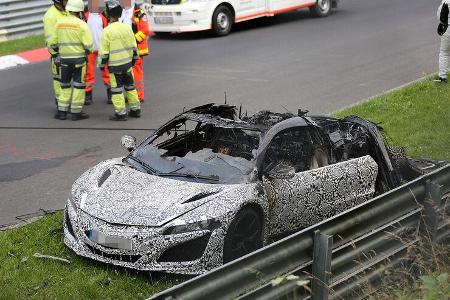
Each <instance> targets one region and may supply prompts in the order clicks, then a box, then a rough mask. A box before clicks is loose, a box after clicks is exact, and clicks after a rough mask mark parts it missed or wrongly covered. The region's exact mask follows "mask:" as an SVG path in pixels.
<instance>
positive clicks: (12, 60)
mask: <svg viewBox="0 0 450 300" xmlns="http://www.w3.org/2000/svg"><path fill="white" fill-rule="evenodd" d="M49 59H50V54H49V53H48V50H47V48H39V49H34V50H29V51H24V52H20V53H17V54H11V55H4V56H0V71H1V70H7V69H13V68H16V67H19V66H22V65H27V64H30V63H37V62H42V61H45V60H49Z"/></svg>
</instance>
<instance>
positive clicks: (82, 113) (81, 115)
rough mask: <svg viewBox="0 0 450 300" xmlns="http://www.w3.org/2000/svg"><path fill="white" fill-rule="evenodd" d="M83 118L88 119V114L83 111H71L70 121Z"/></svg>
mask: <svg viewBox="0 0 450 300" xmlns="http://www.w3.org/2000/svg"><path fill="white" fill-rule="evenodd" d="M84 119H89V115H88V114H87V113H85V112H84V111H82V112H80V113H76V114H74V113H72V121H78V120H84Z"/></svg>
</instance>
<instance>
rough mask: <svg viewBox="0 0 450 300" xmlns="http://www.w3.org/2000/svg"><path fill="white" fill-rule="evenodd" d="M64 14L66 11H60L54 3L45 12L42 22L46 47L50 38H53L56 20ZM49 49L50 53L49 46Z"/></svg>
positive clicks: (48, 45)
mask: <svg viewBox="0 0 450 300" xmlns="http://www.w3.org/2000/svg"><path fill="white" fill-rule="evenodd" d="M65 15H66V12H64V11H60V10H59V9H57V8H56V6H54V5H52V6H51V7H50V8H49V9H48V10H47V12H46V13H45V15H44V18H43V22H44V36H45V43H46V45H47V47H50V42H51V40H52V38H54V35H55V33H56V22H58V20H59V19H60V18H61V17H63V16H65ZM49 51H50V53H52V50H51V49H50V48H49Z"/></svg>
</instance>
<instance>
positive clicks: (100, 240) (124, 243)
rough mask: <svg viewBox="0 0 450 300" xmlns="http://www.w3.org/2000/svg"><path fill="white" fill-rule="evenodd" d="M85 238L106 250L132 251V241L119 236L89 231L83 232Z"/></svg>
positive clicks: (93, 230)
mask: <svg viewBox="0 0 450 300" xmlns="http://www.w3.org/2000/svg"><path fill="white" fill-rule="evenodd" d="M85 234H86V237H87V238H88V239H89V240H90V241H91V242H94V243H96V244H99V245H102V246H104V247H106V248H113V249H122V250H133V241H132V240H131V239H127V238H124V237H120V236H110V235H106V234H104V233H103V232H101V231H98V230H95V229H89V230H86V231H85Z"/></svg>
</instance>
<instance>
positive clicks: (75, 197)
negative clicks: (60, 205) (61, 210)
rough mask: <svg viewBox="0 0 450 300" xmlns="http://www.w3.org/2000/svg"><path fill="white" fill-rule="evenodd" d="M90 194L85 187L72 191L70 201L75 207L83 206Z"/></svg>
mask: <svg viewBox="0 0 450 300" xmlns="http://www.w3.org/2000/svg"><path fill="white" fill-rule="evenodd" d="M87 195H88V191H87V190H85V189H81V190H80V191H78V192H75V193H74V192H71V193H70V195H69V202H70V204H71V205H72V206H73V207H77V208H83V206H84V203H85V202H86V198H87Z"/></svg>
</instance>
